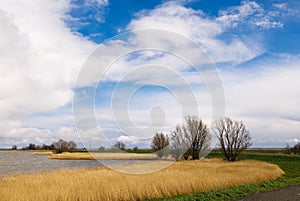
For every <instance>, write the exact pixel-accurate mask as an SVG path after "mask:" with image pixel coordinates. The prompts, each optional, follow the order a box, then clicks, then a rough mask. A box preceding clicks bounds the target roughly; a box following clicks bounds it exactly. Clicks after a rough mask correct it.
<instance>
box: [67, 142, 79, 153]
mask: <svg viewBox="0 0 300 201" xmlns="http://www.w3.org/2000/svg"><path fill="white" fill-rule="evenodd" d="M76 148H77V144H76V143H75V142H74V141H69V142H68V149H69V151H70V152H74V151H76Z"/></svg>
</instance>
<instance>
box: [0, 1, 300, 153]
mask: <svg viewBox="0 0 300 201" xmlns="http://www.w3.org/2000/svg"><path fill="white" fill-rule="evenodd" d="M299 8H300V2H299V1H298V0H288V1H283V0H269V1H263V0H261V1H251V0H174V1H166V0H151V1H138V0H123V1H117V0H86V1H81V0H43V1H39V0H30V1H29V0H22V1H19V0H18V1H17V0H2V1H1V2H0V35H1V37H0V52H1V53H0V87H1V89H0V130H1V132H0V148H11V147H12V145H17V146H18V147H19V148H20V147H23V146H26V145H28V144H29V143H36V144H43V143H45V144H50V143H52V142H53V141H55V140H57V139H60V138H62V139H65V140H74V141H75V142H77V144H78V145H79V146H87V147H88V146H92V147H99V146H111V145H112V144H114V143H115V142H116V141H118V140H122V141H123V142H124V143H125V144H126V146H127V147H131V148H132V147H135V146H138V147H145V148H146V147H150V140H151V137H152V136H153V135H154V133H155V132H164V133H166V134H169V133H170V131H171V130H172V129H174V127H175V126H176V125H177V124H179V123H182V121H183V120H184V117H185V116H187V115H197V116H199V118H202V119H203V120H204V121H205V123H207V124H208V125H210V124H211V122H212V120H213V119H214V118H215V117H218V116H228V117H230V118H232V119H235V120H238V121H243V122H244V123H245V125H246V126H247V129H248V130H249V131H250V133H251V136H252V142H253V145H252V147H285V146H286V145H287V144H290V145H294V144H295V143H297V142H300V133H299V129H298V128H299V127H300V107H299V106H298V105H299V103H300V80H299V76H300V37H299V34H300V9H299Z"/></svg>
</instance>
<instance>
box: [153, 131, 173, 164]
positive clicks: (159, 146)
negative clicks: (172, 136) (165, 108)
mask: <svg viewBox="0 0 300 201" xmlns="http://www.w3.org/2000/svg"><path fill="white" fill-rule="evenodd" d="M168 146H169V138H168V136H167V135H164V134H163V133H156V134H155V136H154V137H153V139H152V143H151V147H152V149H153V150H154V151H156V155H157V156H158V157H159V158H161V157H163V156H165V157H167V156H168Z"/></svg>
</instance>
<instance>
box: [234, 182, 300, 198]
mask: <svg viewBox="0 0 300 201" xmlns="http://www.w3.org/2000/svg"><path fill="white" fill-rule="evenodd" d="M299 200H300V185H297V186H291V187H288V188H283V189H281V190H277V191H269V192H265V193H260V194H255V195H250V196H247V197H243V198H239V199H238V200H236V201H299Z"/></svg>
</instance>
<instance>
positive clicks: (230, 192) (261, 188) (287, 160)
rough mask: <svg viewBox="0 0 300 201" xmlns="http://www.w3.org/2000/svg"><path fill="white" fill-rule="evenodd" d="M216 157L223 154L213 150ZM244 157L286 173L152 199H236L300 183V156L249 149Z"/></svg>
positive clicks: (167, 200) (163, 200)
mask: <svg viewBox="0 0 300 201" xmlns="http://www.w3.org/2000/svg"><path fill="white" fill-rule="evenodd" d="M216 157H217V158H221V157H222V154H221V153H220V152H219V151H212V152H211V153H210V155H209V156H208V158H216ZM243 158H244V159H253V160H261V161H266V162H270V163H273V164H276V165H278V166H279V167H280V168H281V169H282V170H283V171H284V172H285V175H284V176H283V177H282V178H280V179H277V180H275V181H270V182H263V183H259V184H249V185H243V186H236V187H231V188H226V189H220V190H212V191H206V192H199V193H195V194H187V195H180V196H176V197H171V198H161V199H152V200H151V201H171V200H175V201H182V200H186V201H187V200H188V201H193V200H194V201H202V200H205V201H210V200H211V201H214V200H222V201H226V200H234V199H237V198H239V197H243V196H246V195H250V194H256V193H260V192H265V191H270V190H277V189H281V188H285V187H288V186H293V185H297V184H300V169H299V167H300V156H295V155H283V154H268V153H262V152H254V151H247V152H246V153H245V154H244V156H243Z"/></svg>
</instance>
